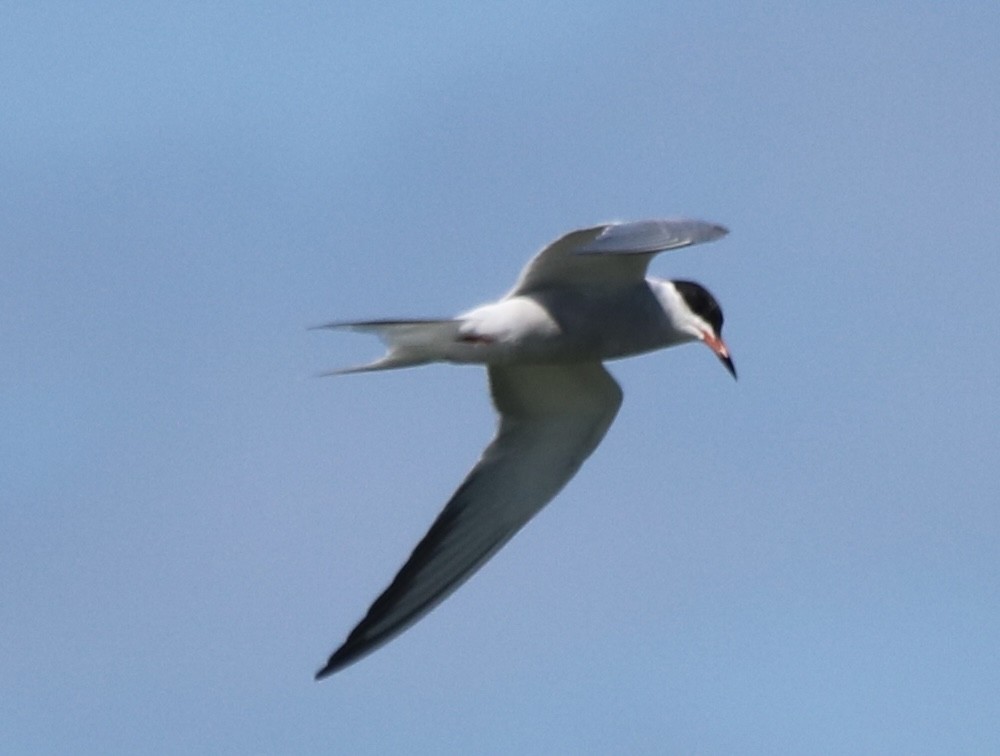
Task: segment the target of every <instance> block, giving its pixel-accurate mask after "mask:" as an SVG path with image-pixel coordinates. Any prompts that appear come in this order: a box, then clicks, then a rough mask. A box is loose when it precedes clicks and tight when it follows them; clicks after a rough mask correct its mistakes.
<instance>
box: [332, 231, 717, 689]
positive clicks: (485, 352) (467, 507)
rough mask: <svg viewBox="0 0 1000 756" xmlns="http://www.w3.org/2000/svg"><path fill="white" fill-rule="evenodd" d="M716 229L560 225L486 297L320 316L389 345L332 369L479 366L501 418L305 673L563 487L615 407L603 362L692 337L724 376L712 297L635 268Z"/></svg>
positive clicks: (369, 635) (379, 628) (428, 591)
mask: <svg viewBox="0 0 1000 756" xmlns="http://www.w3.org/2000/svg"><path fill="white" fill-rule="evenodd" d="M726 233H728V231H727V230H726V229H725V228H724V227H722V226H719V225H716V224H713V223H706V222H704V221H697V220H686V219H684V220H650V221H639V222H634V223H608V224H604V225H600V226H594V227H593V228H585V229H580V230H577V231H571V232H570V233H568V234H566V235H565V236H562V237H560V238H559V239H557V240H556V241H554V242H553V243H552V244H549V245H548V246H547V247H545V248H544V249H542V251H541V252H539V253H538V254H537V255H536V256H535V257H534V258H533V259H532V260H531V262H529V263H528V265H527V266H526V267H525V269H524V270H523V271H522V272H521V276H520V278H519V279H518V281H517V283H516V284H515V286H514V289H513V290H512V291H511V292H510V293H509V294H507V295H506V296H505V297H504V298H503V299H501V300H500V301H498V302H495V303H492V304H487V305H483V306H481V307H477V308H475V309H473V310H470V311H469V312H466V313H464V314H462V315H459V316H457V317H455V318H451V319H446V320H373V321H363V322H355V323H330V324H328V325H326V326H320V327H321V328H350V329H354V330H356V331H364V332H370V333H374V334H376V335H377V336H379V337H380V338H381V339H382V340H383V342H385V344H386V345H387V346H388V351H387V353H386V354H385V355H384V356H383V357H381V358H380V359H378V360H376V361H375V362H372V363H370V364H367V365H361V366H358V367H354V368H348V369H346V370H340V371H335V372H337V373H355V372H364V371H370V370H386V369H389V368H400V367H408V366H411V365H422V364H425V363H429V362H453V363H465V364H469V363H472V364H483V365H486V366H487V371H488V374H489V383H490V393H491V395H492V397H493V404H494V405H495V406H496V409H497V411H498V412H499V413H500V422H499V428H498V430H497V434H496V436H495V437H494V439H493V440H492V441H491V442H490V444H489V446H487V447H486V449H485V451H484V452H483V454H482V457H481V458H480V459H479V461H478V462H477V463H476V465H475V467H473V468H472V471H471V472H470V473H469V475H468V477H466V479H465V481H464V482H463V483H462V485H461V486H459V488H458V490H457V491H456V492H455V494H454V495H453V496H452V497H451V500H450V501H449V502H448V503H447V504H446V505H445V508H444V510H443V511H442V512H441V514H440V515H438V517H437V519H436V520H435V521H434V523H433V525H431V528H430V530H429V531H428V532H427V534H426V535H425V536H424V538H423V540H421V541H420V543H419V544H417V547H416V548H415V549H414V551H413V553H412V554H411V555H410V558H409V559H408V560H407V562H406V564H404V565H403V567H402V568H401V569H400V570H399V572H398V574H397V575H396V577H395V578H394V579H393V581H392V583H391V584H390V585H389V587H388V588H386V589H385V591H384V592H383V593H382V595H380V596H379V597H378V598H377V599H376V600H375V603H373V604H372V606H371V608H370V609H369V610H368V613H367V614H366V615H365V617H364V619H362V620H361V622H359V623H358V625H357V626H356V627H355V628H354V629H353V630H352V631H351V633H350V635H349V636H348V637H347V640H346V641H344V643H343V644H342V645H341V646H340V648H338V649H337V650H336V651H335V652H334V653H333V655H332V656H330V658H329V661H327V663H326V666H324V667H323V668H322V669H321V670H319V672H317V673H316V679H317V680H318V679H322V678H324V677H326V676H328V675H331V674H333V673H334V672H336V671H338V670H340V669H342V668H344V667H346V666H347V665H349V664H351V663H353V662H355V661H357V660H358V659H359V658H361V657H362V656H364V655H365V654H368V653H370V652H372V651H374V650H375V649H376V648H378V647H379V646H381V645H382V644H383V643H386V642H388V641H389V640H390V639H392V638H393V637H395V636H396V635H398V634H399V633H401V632H402V631H403V630H405V629H406V628H407V627H409V626H410V625H411V624H413V623H414V622H416V621H417V620H419V619H420V618H421V617H423V616H424V615H425V614H427V612H429V611H430V610H431V609H433V608H434V607H435V606H436V605H437V604H438V603H440V602H441V601H443V600H444V599H445V598H446V597H447V596H449V595H450V594H451V593H452V591H454V590H455V589H456V588H458V587H459V586H460V585H461V584H462V583H463V582H465V580H467V579H468V578H469V577H470V576H471V575H472V574H473V573H474V572H475V571H476V570H477V569H479V567H481V566H482V565H483V563H485V562H486V560H488V559H489V558H490V557H491V556H493V554H495V553H496V552H497V550H499V549H500V547H502V546H503V545H504V544H505V543H506V542H507V541H508V540H509V539H510V538H511V536H513V535H514V534H515V533H516V532H517V531H518V530H519V529H520V528H521V527H522V526H523V525H524V524H525V523H527V522H528V520H530V519H531V518H532V517H533V516H534V515H535V514H536V513H537V512H538V511H539V510H540V509H541V508H542V507H544V506H545V505H546V504H547V503H548V502H549V501H551V500H552V498H553V497H554V496H555V495H556V494H557V493H558V492H559V490H560V489H562V487H563V486H564V485H566V483H567V482H568V481H569V480H570V478H572V477H573V475H574V474H575V473H576V471H577V470H578V469H579V467H580V465H581V464H582V463H583V461H584V460H585V459H586V458H587V457H588V456H590V454H591V452H593V451H594V449H595V448H596V447H597V445H598V444H599V443H600V441H601V439H602V438H603V437H604V434H605V432H606V431H607V430H608V427H609V426H610V425H611V422H612V420H614V417H615V415H616V414H617V413H618V408H619V407H620V406H621V402H622V391H621V388H619V386H618V383H617V382H616V381H615V379H614V378H612V377H611V375H610V374H609V373H608V371H607V370H605V368H604V366H603V365H602V364H601V363H602V361H603V360H608V359H615V358H619V357H627V356H629V355H634V354H640V353H642V352H648V351H651V350H654V349H662V348H664V347H671V346H675V345H678V344H683V343H686V342H692V341H701V342H703V343H704V344H706V345H707V346H708V347H709V348H710V349H711V350H712V351H713V352H714V353H715V355H716V356H717V357H718V358H719V359H720V360H721V361H722V364H723V365H725V367H726V369H727V370H728V371H729V372H730V373H731V374H732V376H733V377H734V378H735V377H736V370H735V368H734V366H733V361H732V358H731V357H730V355H729V350H728V348H727V347H726V345H725V342H723V340H722V310H721V309H720V307H719V304H718V303H717V302H716V301H715V298H714V297H713V296H712V295H711V294H710V293H709V292H708V291H707V290H706V289H705V288H704V287H702V286H700V285H699V284H696V283H693V282H691V281H669V280H664V279H659V278H647V277H646V269H647V268H648V266H649V262H650V260H651V259H652V258H653V256H654V255H655V254H656V253H658V252H663V251H665V250H669V249H678V248H680V247H686V246H688V245H691V244H699V243H701V242H707V241H712V240H714V239H718V238H719V237H721V236H724V235H725V234H726Z"/></svg>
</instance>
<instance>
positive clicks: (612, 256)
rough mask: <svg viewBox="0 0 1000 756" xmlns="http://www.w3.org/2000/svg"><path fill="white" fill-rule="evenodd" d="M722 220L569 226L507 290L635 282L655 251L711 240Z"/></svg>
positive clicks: (520, 291) (521, 291)
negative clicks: (565, 232) (711, 221)
mask: <svg viewBox="0 0 1000 756" xmlns="http://www.w3.org/2000/svg"><path fill="white" fill-rule="evenodd" d="M727 233H729V232H728V231H727V230H726V229H725V228H724V227H723V226H720V225H718V224H715V223H708V222H706V221H700V220H693V219H687V218H677V219H672V220H669V219H668V220H645V221H634V222H631V223H607V224H604V225H600V226H594V227H592V228H584V229H579V230H577V231H570V232H569V233H568V234H565V235H564V236H562V237H560V238H559V239H556V240H555V241H554V242H552V243H551V244H549V245H548V246H547V247H545V248H544V249H543V250H542V251H541V252H539V253H538V254H537V255H535V257H534V258H533V259H532V260H531V261H530V262H529V263H528V265H527V266H526V267H525V268H524V270H523V271H522V272H521V276H520V278H519V279H518V281H517V283H516V284H515V286H514V289H513V291H512V292H511V295H516V294H527V293H529V292H532V291H537V290H538V289H542V288H545V287H549V286H584V285H591V284H599V285H603V286H614V285H616V284H628V283H638V282H639V281H641V280H642V279H643V278H644V277H645V275H646V270H647V268H648V267H649V262H650V260H652V259H653V256H654V255H656V254H657V253H659V252H665V251H667V250H670V249H680V248H681V247H688V246H690V245H692V244H701V243H704V242H709V241H713V240H714V239H718V238H720V237H722V236H725V235H726V234H727Z"/></svg>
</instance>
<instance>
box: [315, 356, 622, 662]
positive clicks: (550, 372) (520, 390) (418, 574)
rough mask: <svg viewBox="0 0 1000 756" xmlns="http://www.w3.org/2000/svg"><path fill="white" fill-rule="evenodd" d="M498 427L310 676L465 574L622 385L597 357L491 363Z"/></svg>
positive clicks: (589, 431) (584, 445) (573, 450)
mask: <svg viewBox="0 0 1000 756" xmlns="http://www.w3.org/2000/svg"><path fill="white" fill-rule="evenodd" d="M489 378H490V391H491V393H492V395H493V402H494V404H495V405H496V407H497V409H498V410H499V412H500V427H499V430H498V431H497V434H496V437H495V438H494V439H493V441H492V442H491V443H490V445H489V446H487V447H486V450H485V451H484V452H483V455H482V457H481V458H480V460H479V462H478V463H477V464H476V466H475V467H474V468H473V469H472V471H471V472H470V473H469V475H468V477H467V478H466V479H465V481H464V482H463V483H462V485H461V486H459V488H458V490H457V491H456V492H455V494H454V495H453V496H452V497H451V500H450V501H449V502H448V504H447V505H446V506H445V508H444V510H443V511H442V512H441V514H440V515H438V518H437V519H436V520H435V521H434V524H433V525H431V529H430V530H429V531H428V532H427V535H425V536H424V538H423V540H421V541H420V543H419V544H417V547H416V549H414V551H413V553H412V554H411V555H410V558H409V560H407V562H406V564H404V565H403V567H402V569H401V570H400V571H399V573H398V574H397V575H396V577H395V579H393V581H392V583H391V584H390V585H389V587H388V588H386V589H385V591H384V592H383V593H382V595H381V596H379V597H378V598H377V599H376V600H375V603H374V604H372V606H371V608H370V609H369V610H368V614H367V615H365V618H364V619H363V620H361V622H360V623H359V624H358V626H357V627H355V628H354V630H352V631H351V634H350V635H349V636H348V637H347V640H346V641H344V644H343V645H342V646H341V647H340V648H338V649H337V650H336V651H335V652H334V654H333V655H332V656H331V657H330V659H329V661H328V662H327V664H326V666H325V667H323V669H321V670H320V671H319V672H317V673H316V679H321V678H323V677H326V676H327V675H330V674H333V673H334V672H336V671H337V670H339V669H342V668H343V667H346V666H347V665H348V664H351V663H352V662H355V661H357V660H358V659H359V658H360V657H362V656H364V655H365V654H368V653H370V652H371V651H374V650H375V649H376V648H378V647H379V646H381V645H382V644H383V643H386V642H387V641H389V640H390V639H391V638H393V637H394V636H396V635H398V634H399V633H401V632H402V631H403V630H405V629H406V628H407V627H409V626H410V625H411V624H413V623H414V622H416V621H417V620H419V619H420V618H421V617H423V616H424V615H425V614H426V613H427V612H429V611H430V610H431V609H433V608H434V607H435V606H436V605H437V604H438V603H440V602H441V601H443V600H444V599H445V598H446V597H447V596H448V595H450V594H451V592H452V591H454V590H455V589H456V588H458V587H459V586H460V585H461V584H462V583H463V582H465V580H467V579H468V578H469V577H470V576H471V575H472V574H473V573H474V572H475V571H476V570H477V569H478V568H479V567H481V566H482V565H483V563H484V562H486V560H488V559H489V558H490V557H491V556H493V554H495V553H496V552H497V550H498V549H500V547H501V546H503V545H504V544H505V543H506V542H507V541H508V540H509V539H510V538H511V536H513V535H514V534H515V533H516V532H517V531H518V530H519V529H520V528H521V527H522V526H523V525H524V524H525V523H526V522H528V520H530V519H531V518H532V516H534V515H535V513H536V512H538V511H539V510H540V509H541V508H542V507H544V506H545V505H546V504H547V503H548V502H549V501H550V500H551V499H552V497H554V496H555V495H556V494H557V493H558V492H559V490H560V489H561V488H562V487H563V486H564V485H565V484H566V483H567V481H569V479H570V478H572V477H573V475H574V474H575V473H576V471H577V470H578V469H579V467H580V465H581V464H582V463H583V461H584V460H585V459H586V458H587V457H588V456H590V454H591V452H593V451H594V449H595V448H596V447H597V445H598V444H599V443H600V441H601V439H602V438H603V437H604V434H605V432H606V431H607V429H608V427H609V426H610V425H611V422H612V420H614V417H615V415H616V414H617V413H618V408H619V407H620V406H621V401H622V392H621V389H620V388H619V387H618V384H617V383H616V382H615V380H614V378H612V377H611V375H610V374H609V373H608V372H607V371H606V370H605V369H604V367H603V366H602V365H601V364H600V363H598V362H592V363H581V364H574V365H523V366H507V367H491V368H489Z"/></svg>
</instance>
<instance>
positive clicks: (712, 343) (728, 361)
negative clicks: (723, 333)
mask: <svg viewBox="0 0 1000 756" xmlns="http://www.w3.org/2000/svg"><path fill="white" fill-rule="evenodd" d="M701 338H702V341H704V342H705V344H706V345H707V346H708V348H709V349H711V350H712V351H713V352H715V356H716V357H718V358H719V361H720V362H722V364H723V365H724V366H725V368H726V370H728V371H729V374H730V375H731V376H733V380H736V366H735V365H733V358H732V357H730V356H729V347H727V346H726V342H724V341H723V340H722V339H721V338H720V337H718V336H716V335H715V334H714V333H708V332H706V333H704V334H703V335H702V337H701Z"/></svg>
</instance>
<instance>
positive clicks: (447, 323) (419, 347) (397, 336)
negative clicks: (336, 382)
mask: <svg viewBox="0 0 1000 756" xmlns="http://www.w3.org/2000/svg"><path fill="white" fill-rule="evenodd" d="M459 326H460V321H458V320H371V321H362V322H358V323H330V324H328V325H325V326H319V327H320V328H349V329H350V330H352V331H361V332H363V333H373V334H375V335H376V336H378V337H379V338H380V339H381V340H382V342H383V343H384V344H385V345H386V346H387V347H389V350H388V351H387V352H386V353H385V354H384V355H382V356H381V357H379V358H378V359H377V360H375V361H374V362H369V363H367V364H364V365H356V366H353V367H348V368H342V369H340V370H331V371H329V372H327V373H323V375H346V374H349V373H368V372H372V371H375V370H393V369H395V368H404V367H412V366H414V365H425V364H427V363H428V362H436V361H439V360H444V359H447V356H448V353H449V349H450V348H451V347H452V345H453V344H454V343H455V340H456V339H457V338H458V335H459Z"/></svg>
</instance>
